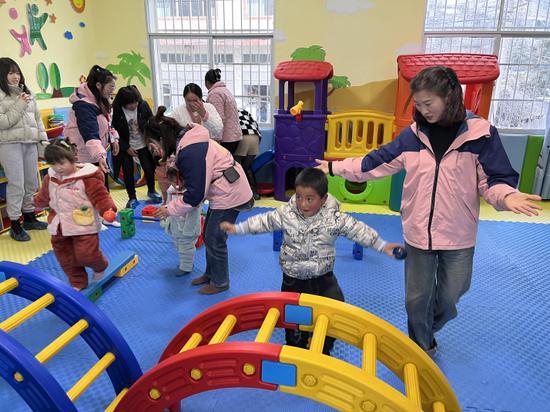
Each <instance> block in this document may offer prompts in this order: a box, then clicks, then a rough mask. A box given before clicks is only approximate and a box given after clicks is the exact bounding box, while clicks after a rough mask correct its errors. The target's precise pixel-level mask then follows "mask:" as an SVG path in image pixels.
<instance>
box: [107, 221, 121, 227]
mask: <svg viewBox="0 0 550 412" xmlns="http://www.w3.org/2000/svg"><path fill="white" fill-rule="evenodd" d="M103 224H104V225H107V226H112V227H120V222H118V221H116V220H113V221H112V222H107V221H106V220H104V221H103Z"/></svg>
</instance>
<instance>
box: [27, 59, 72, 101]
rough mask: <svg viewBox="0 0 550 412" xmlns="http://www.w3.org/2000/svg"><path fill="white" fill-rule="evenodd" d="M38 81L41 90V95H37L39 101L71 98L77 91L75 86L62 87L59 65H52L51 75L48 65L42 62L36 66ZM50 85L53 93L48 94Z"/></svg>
mask: <svg viewBox="0 0 550 412" xmlns="http://www.w3.org/2000/svg"><path fill="white" fill-rule="evenodd" d="M36 80H37V82H38V86H39V87H40V90H41V93H36V98H37V99H53V98H56V97H69V96H70V95H71V94H72V93H73V91H74V89H75V87H73V86H69V87H61V72H60V70H59V66H58V65H57V63H52V64H51V65H50V71H49V75H48V70H47V69H46V65H45V64H44V63H42V62H40V63H38V65H37V66H36ZM50 84H51V86H52V89H53V90H52V93H48V92H47V89H48V88H49V85H50Z"/></svg>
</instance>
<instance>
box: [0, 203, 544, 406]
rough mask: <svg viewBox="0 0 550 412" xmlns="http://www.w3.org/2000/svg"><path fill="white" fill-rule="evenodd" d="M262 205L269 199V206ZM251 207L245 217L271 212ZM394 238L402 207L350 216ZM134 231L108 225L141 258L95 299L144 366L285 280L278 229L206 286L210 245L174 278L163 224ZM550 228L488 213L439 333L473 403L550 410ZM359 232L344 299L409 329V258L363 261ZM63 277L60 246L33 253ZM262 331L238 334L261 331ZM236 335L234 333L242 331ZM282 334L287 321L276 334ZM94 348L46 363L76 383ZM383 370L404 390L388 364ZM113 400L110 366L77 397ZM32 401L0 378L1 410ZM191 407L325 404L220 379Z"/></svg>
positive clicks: (81, 402)
mask: <svg viewBox="0 0 550 412" xmlns="http://www.w3.org/2000/svg"><path fill="white" fill-rule="evenodd" d="M264 210H265V209H264ZM264 210H262V209H254V210H253V211H251V212H247V213H243V214H241V216H240V219H243V218H245V217H246V216H249V215H250V214H255V213H259V212H261V211H264ZM353 215H354V216H355V217H356V218H358V219H359V220H362V221H364V222H366V223H368V224H369V225H371V226H372V227H374V228H375V229H377V230H378V231H379V232H380V233H381V235H382V236H383V237H384V238H385V239H386V240H388V241H401V239H402V232H401V223H400V219H399V217H397V216H383V215H365V214H353ZM136 228H137V230H136V236H135V237H134V238H132V239H128V240H122V239H121V238H120V231H119V230H117V229H114V228H109V230H108V231H106V232H102V233H101V245H102V250H103V251H104V252H105V253H106V254H107V256H109V255H114V254H116V253H117V252H118V251H120V250H123V249H126V250H132V251H135V252H136V253H137V254H138V255H139V264H138V266H137V267H135V268H133V269H132V270H131V271H130V272H129V273H128V274H127V275H126V276H125V277H124V278H121V279H117V280H115V281H114V282H113V283H112V284H111V286H110V287H109V288H108V289H107V290H106V291H105V293H104V295H103V296H101V297H100V298H99V300H98V301H97V302H96V303H97V305H98V306H99V308H100V309H101V310H103V311H104V312H105V313H106V315H107V316H108V317H109V318H110V319H111V320H112V321H113V323H114V324H115V325H116V327H117V328H118V329H119V330H120V331H121V333H122V335H123V336H124V338H125V339H126V340H127V342H128V344H129V345H130V347H131V348H132V350H133V351H134V353H135V355H136V358H137V359H138V361H139V363H140V365H141V367H142V369H143V370H144V371H147V370H149V369H150V368H152V367H153V366H154V365H155V364H156V362H157V360H158V358H159V356H160V354H161V353H162V350H163V349H164V347H165V346H166V345H167V344H168V342H169V341H170V339H171V338H172V337H173V336H174V335H175V334H176V333H177V332H178V331H179V330H180V329H181V327H183V326H184V325H185V324H186V323H187V322H188V321H189V320H190V319H192V318H193V317H194V316H195V315H196V314H198V313H199V312H201V311H203V310H204V309H206V308H208V307H209V306H211V305H213V304H215V303H218V302H221V301H224V300H226V299H229V298H232V297H235V296H239V295H243V294H248V293H254V292H259V291H277V290H279V289H280V282H281V271H280V268H279V264H278V254H277V253H276V252H273V251H272V240H271V239H272V237H271V234H264V235H256V236H232V237H230V240H229V258H230V273H231V289H230V290H229V291H228V292H224V293H221V294H218V295H214V296H202V295H199V294H198V293H197V290H198V287H195V286H192V285H191V279H192V277H194V276H197V275H200V274H201V273H202V272H201V270H202V269H204V267H205V259H204V248H201V249H199V250H198V252H197V255H196V259H195V271H194V272H193V273H192V274H191V275H190V276H187V277H179V278H178V277H175V276H174V275H175V273H176V272H177V265H178V256H177V252H176V250H175V248H174V246H173V243H172V241H171V239H170V238H169V237H168V236H167V235H166V234H165V233H164V232H163V230H162V229H161V228H160V227H159V226H158V225H157V224H151V223H142V222H136ZM549 246H550V226H549V225H542V224H527V223H509V222H492V221H483V222H481V223H480V230H479V234H478V245H477V248H476V254H475V261H474V277H473V281H472V287H471V290H470V292H469V293H467V294H466V295H465V297H464V298H463V300H461V302H460V304H459V316H458V318H457V319H455V320H454V321H451V322H450V323H449V324H448V325H447V326H446V327H445V328H444V329H443V331H441V332H440V333H439V335H438V336H437V339H438V343H439V348H440V351H439V352H438V354H437V355H436V358H435V361H436V362H437V363H438V365H439V366H440V367H441V369H442V370H443V372H444V373H445V375H446V376H447V378H448V379H449V381H450V383H451V385H452V386H453V388H454V390H455V392H456V394H457V396H458V398H459V401H460V403H461V406H462V408H463V410H464V411H466V412H474V411H475V412H478V411H479V412H482V411H483V412H534V411H537V412H539V411H550V407H549V406H548V405H550V391H549V390H548V388H550V369H549V368H548V365H550V351H549V350H548V337H549V336H550V322H548V319H550V302H549V299H548V297H549V296H550V282H548V279H549V275H550V269H549V266H548V265H549V259H548V257H549V252H548V251H549ZM351 251H352V242H351V241H348V240H346V239H339V240H338V241H337V262H336V267H335V273H336V275H337V277H338V280H339V283H340V285H341V287H342V289H343V291H344V295H345V297H346V301H347V302H348V303H350V304H353V305H356V306H359V307H361V308H364V309H366V310H368V311H370V312H372V313H373V314H375V315H377V316H379V317H381V318H383V319H385V320H386V321H388V322H390V323H391V324H393V325H394V326H396V327H397V328H399V329H400V330H402V331H406V314H405V309H404V303H403V302H404V281H403V264H402V262H399V261H395V260H391V259H389V258H386V257H385V256H383V255H379V254H377V253H375V252H373V251H370V250H366V251H365V255H364V258H363V260H362V261H357V260H354V259H353V257H352V253H351ZM30 265H31V266H33V267H35V268H38V269H41V270H43V271H45V272H48V273H50V274H53V275H54V276H57V277H59V278H62V279H64V275H63V274H62V272H61V270H60V268H59V265H58V264H57V261H56V259H55V257H54V255H53V253H52V252H49V253H47V254H45V255H44V256H42V257H40V258H38V259H36V260H35V261H33V262H31V263H30ZM27 303H28V302H27V301H25V300H23V299H20V298H18V297H15V296H11V295H8V296H3V297H1V298H0V319H5V318H7V317H8V316H9V315H11V314H13V313H14V312H15V311H17V310H18V309H20V308H21V307H22V306H23V305H25V304H27ZM66 328H67V326H66V325H65V324H63V322H61V321H60V320H58V319H57V318H55V317H54V316H53V315H51V314H50V313H49V312H44V313H40V314H38V315H37V316H35V317H33V318H32V319H30V320H29V321H27V322H26V323H25V324H23V325H22V326H20V327H19V328H17V329H15V330H14V331H12V332H11V333H10V334H11V335H12V336H13V337H15V338H16V339H18V340H19V341H20V342H21V343H22V344H24V345H25V346H26V347H27V348H28V349H29V350H30V351H31V352H32V353H37V352H38V351H39V350H41V349H42V348H43V347H44V346H46V345H47V344H48V343H49V342H50V341H51V340H53V339H54V338H55V337H57V336H58V335H59V334H60V333H61V332H63V331H64V330H65V329H66ZM254 336H255V332H254V331H250V332H245V333H242V334H240V335H238V337H237V338H239V339H246V340H253V339H254ZM235 339H236V337H233V338H231V340H235ZM271 342H274V343H283V333H282V331H276V332H275V333H274V335H273V338H272V339H271ZM333 354H334V356H336V357H338V358H340V359H344V360H346V361H347V362H350V363H353V364H355V365H360V362H361V353H360V351H359V350H357V349H356V348H353V347H351V346H349V345H347V344H344V343H342V342H337V343H336V346H335V350H334V353H333ZM96 360H97V358H96V357H95V356H94V354H93V353H92V352H91V350H90V349H89V348H88V347H87V346H86V345H85V343H84V341H83V340H81V339H80V338H77V339H76V340H75V341H74V342H73V343H71V344H70V345H69V346H68V347H67V348H65V349H63V350H62V351H61V352H60V353H59V354H58V355H56V356H55V357H54V358H53V359H52V360H51V361H49V362H48V363H47V364H46V366H47V367H48V369H49V370H50V372H51V373H52V374H53V375H54V376H55V377H56V378H57V379H58V380H59V382H60V383H61V385H62V386H63V388H64V389H66V390H68V389H69V388H70V387H71V386H72V385H73V384H74V382H76V381H77V380H78V379H79V378H80V377H81V376H82V375H83V374H84V372H85V370H84V367H83V366H82V365H88V366H87V367H88V368H89V367H90V366H91V365H92V364H93V363H94V362H95V361H96ZM379 369H380V372H379V376H380V377H381V378H382V379H384V380H386V381H388V382H390V383H391V384H393V385H395V386H397V387H398V388H400V389H401V388H402V386H400V383H399V381H398V380H397V378H395V377H394V376H393V374H392V373H391V372H389V371H388V370H386V369H385V368H383V367H381V368H379ZM113 398H114V391H113V389H112V387H111V385H110V382H109V380H108V378H107V377H106V376H102V377H101V378H100V379H99V380H98V381H96V382H94V383H93V384H92V386H91V387H90V388H89V389H88V390H87V391H86V392H85V393H84V394H83V395H82V396H81V397H80V398H79V399H78V400H77V401H76V406H77V408H78V409H79V410H81V411H94V412H95V411H102V410H104V408H105V407H106V406H107V405H108V404H109V403H110V402H111V400H112V399H113ZM7 405H9V409H10V410H11V411H26V410H28V408H27V406H26V405H25V404H24V403H23V402H22V400H21V399H20V398H19V396H18V395H17V393H16V392H15V391H14V390H13V389H12V388H11V387H9V386H8V385H7V384H6V383H5V382H3V381H0V406H2V407H1V408H0V410H4V409H5V408H6V407H7ZM182 407H183V408H184V410H186V411H197V412H198V411H205V412H206V411H217V410H221V409H223V410H226V411H258V410H262V411H283V410H284V411H306V410H307V411H328V410H331V409H330V408H328V407H326V406H324V405H321V404H317V403H315V402H313V401H310V400H308V399H303V398H299V397H296V396H293V395H289V394H284V393H281V392H278V391H276V392H272V391H262V390H255V389H223V390H216V391H214V392H207V393H203V394H199V395H195V396H193V397H191V398H188V399H185V400H184V401H183V402H182Z"/></svg>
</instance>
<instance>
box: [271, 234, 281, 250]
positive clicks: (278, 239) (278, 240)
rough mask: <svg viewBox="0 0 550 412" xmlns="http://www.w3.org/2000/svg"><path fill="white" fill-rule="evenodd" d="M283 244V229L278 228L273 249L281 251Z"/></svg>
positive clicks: (274, 236)
mask: <svg viewBox="0 0 550 412" xmlns="http://www.w3.org/2000/svg"><path fill="white" fill-rule="evenodd" d="M282 244H283V231H282V230H276V231H275V232H273V251H274V252H279V251H280V250H281V245H282Z"/></svg>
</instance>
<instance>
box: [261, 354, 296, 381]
mask: <svg viewBox="0 0 550 412" xmlns="http://www.w3.org/2000/svg"><path fill="white" fill-rule="evenodd" d="M262 381H263V382H266V383H274V384H276V385H284V386H296V366H295V365H290V364H288V363H279V362H272V361H266V360H264V361H262Z"/></svg>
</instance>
